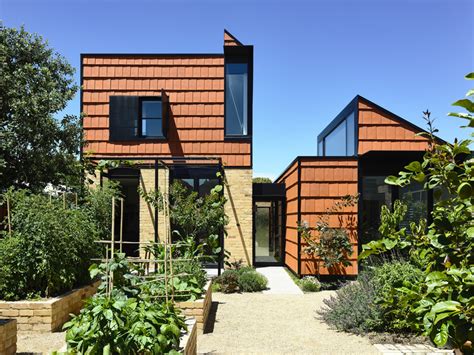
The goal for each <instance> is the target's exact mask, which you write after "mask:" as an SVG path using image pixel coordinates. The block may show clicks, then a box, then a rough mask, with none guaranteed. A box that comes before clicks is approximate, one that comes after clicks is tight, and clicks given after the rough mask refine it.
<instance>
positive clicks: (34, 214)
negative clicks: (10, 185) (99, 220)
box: [0, 190, 100, 300]
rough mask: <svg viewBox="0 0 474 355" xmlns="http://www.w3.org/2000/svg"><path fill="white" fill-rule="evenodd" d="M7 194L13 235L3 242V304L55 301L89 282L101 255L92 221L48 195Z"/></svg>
mask: <svg viewBox="0 0 474 355" xmlns="http://www.w3.org/2000/svg"><path fill="white" fill-rule="evenodd" d="M7 193H8V194H9V199H10V201H11V206H12V208H11V211H12V212H11V224H12V229H13V232H12V234H11V235H9V234H8V233H4V236H3V238H1V239H0V279H1V280H2V281H1V282H0V299H4V300H19V299H25V298H33V297H50V296H55V295H58V294H61V293H63V292H66V291H69V290H71V289H72V288H74V287H76V286H80V285H83V284H85V283H87V282H89V281H90V277H89V272H88V268H89V265H90V264H91V258H95V257H98V256H99V255H100V253H99V247H98V245H97V244H96V243H95V242H94V240H95V239H96V238H97V230H96V227H95V224H94V221H92V220H91V218H90V216H89V215H88V214H87V213H86V212H85V211H83V210H82V209H65V208H63V205H62V202H60V201H56V200H54V199H53V200H52V201H51V202H50V201H49V198H48V197H47V196H45V195H41V194H31V193H29V192H27V191H24V190H19V191H9V192H7Z"/></svg>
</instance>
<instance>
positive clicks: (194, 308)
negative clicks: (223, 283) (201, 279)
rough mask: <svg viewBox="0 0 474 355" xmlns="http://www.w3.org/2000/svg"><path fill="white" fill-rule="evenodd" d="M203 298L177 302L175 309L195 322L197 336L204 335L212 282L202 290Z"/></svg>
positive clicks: (209, 307)
mask: <svg viewBox="0 0 474 355" xmlns="http://www.w3.org/2000/svg"><path fill="white" fill-rule="evenodd" d="M202 297H203V298H200V299H198V300H195V301H184V302H177V303H176V307H178V308H179V309H181V310H182V311H183V314H184V315H185V316H186V317H192V318H194V319H195V320H196V326H197V330H198V332H199V334H203V333H204V329H205V328H206V323H207V319H208V317H209V312H210V310H211V305H212V281H208V282H207V284H206V287H205V289H204V295H203V296H202Z"/></svg>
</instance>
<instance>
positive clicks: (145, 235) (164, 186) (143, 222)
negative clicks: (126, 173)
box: [140, 168, 169, 256]
mask: <svg viewBox="0 0 474 355" xmlns="http://www.w3.org/2000/svg"><path fill="white" fill-rule="evenodd" d="M140 187H141V189H142V190H144V191H146V192H150V191H153V190H155V170H154V169H141V170H140ZM158 189H159V190H160V191H161V192H162V193H168V190H169V172H168V170H167V169H164V168H160V169H158ZM154 220H155V209H154V208H153V207H152V206H151V205H150V204H148V203H146V201H145V200H144V199H143V198H142V197H140V242H146V241H154V239H155V226H154ZM168 224H169V221H168V220H167V219H166V218H165V215H164V211H158V239H159V240H160V241H162V240H164V238H165V237H166V229H167V225H168ZM141 255H142V256H143V251H141Z"/></svg>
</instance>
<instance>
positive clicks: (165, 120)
mask: <svg viewBox="0 0 474 355" xmlns="http://www.w3.org/2000/svg"><path fill="white" fill-rule="evenodd" d="M169 106H170V101H169V96H168V95H166V93H165V91H164V90H163V89H161V110H162V111H161V124H162V128H163V136H164V137H167V136H168V126H169V112H170V109H169Z"/></svg>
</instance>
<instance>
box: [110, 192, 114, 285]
mask: <svg viewBox="0 0 474 355" xmlns="http://www.w3.org/2000/svg"><path fill="white" fill-rule="evenodd" d="M111 229H112V233H110V243H111V246H110V258H111V259H112V260H113V259H114V248H115V245H114V244H115V238H114V236H115V197H112V228H111ZM110 282H111V283H112V287H113V282H114V279H113V273H111V274H110Z"/></svg>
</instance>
